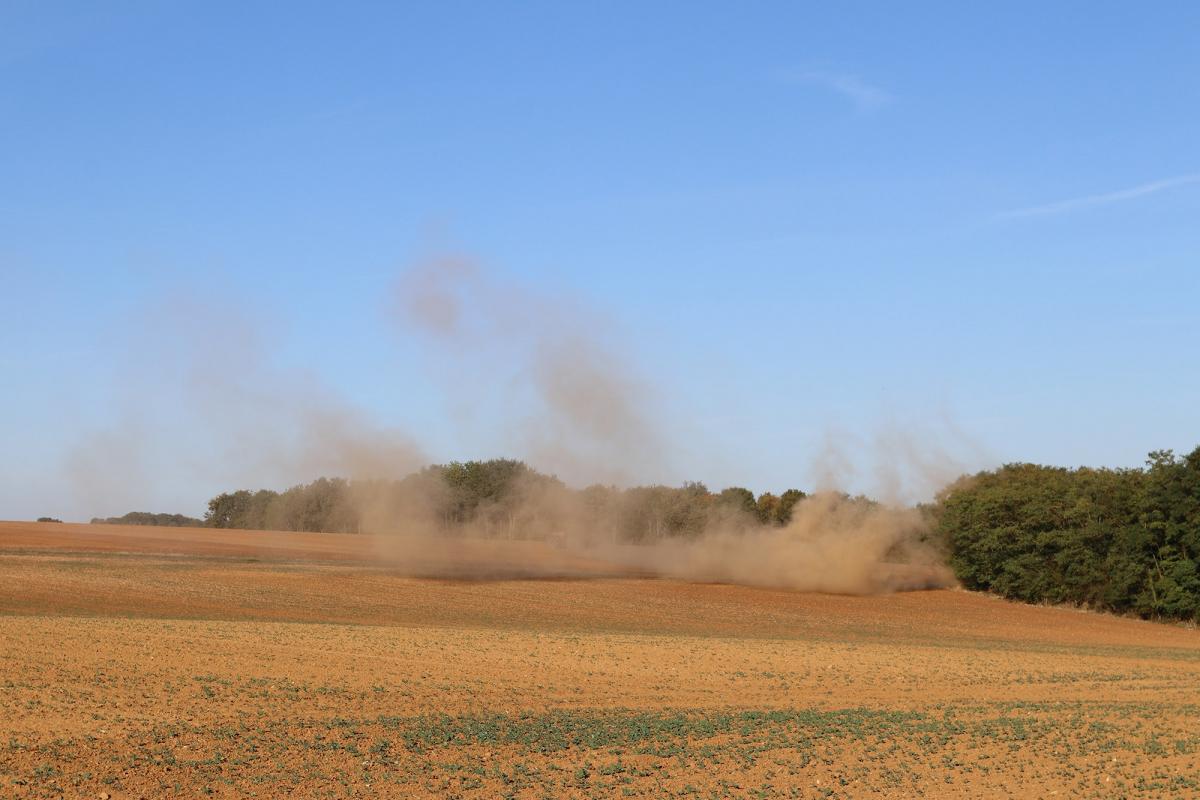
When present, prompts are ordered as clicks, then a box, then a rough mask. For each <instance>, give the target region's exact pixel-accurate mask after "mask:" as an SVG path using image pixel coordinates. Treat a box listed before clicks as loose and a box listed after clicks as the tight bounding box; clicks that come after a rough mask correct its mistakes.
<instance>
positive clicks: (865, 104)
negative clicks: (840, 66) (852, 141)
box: [790, 71, 896, 113]
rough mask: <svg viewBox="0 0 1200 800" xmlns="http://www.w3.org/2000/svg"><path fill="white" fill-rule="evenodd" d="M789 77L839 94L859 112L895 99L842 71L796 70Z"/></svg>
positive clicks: (886, 104) (879, 106) (885, 104)
mask: <svg viewBox="0 0 1200 800" xmlns="http://www.w3.org/2000/svg"><path fill="white" fill-rule="evenodd" d="M790 78H791V79H792V80H793V81H795V82H797V83H803V84H808V85H811V86H817V87H819V88H822V89H826V90H828V91H830V92H834V93H836V94H839V95H841V96H842V97H844V98H846V99H847V100H849V101H850V102H851V103H852V104H853V105H854V108H855V110H856V111H858V112H860V113H869V112H872V111H878V110H879V109H881V108H883V107H884V106H888V105H891V104H892V103H894V102H895V101H896V98H895V97H893V96H892V95H891V94H889V93H888V92H885V91H884V90H883V89H880V88H879V87H878V86H872V85H871V84H869V83H867V82H866V81H864V80H862V79H861V78H859V77H857V76H855V75H849V74H847V73H843V72H821V71H808V72H797V73H792V74H791V75H790Z"/></svg>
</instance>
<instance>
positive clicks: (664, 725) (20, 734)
mask: <svg viewBox="0 0 1200 800" xmlns="http://www.w3.org/2000/svg"><path fill="white" fill-rule="evenodd" d="M534 562H536V563H537V564H538V565H539V567H538V569H537V571H536V572H537V574H538V575H541V576H543V577H541V578H539V579H530V578H528V577H527V574H528V571H527V569H526V567H527V565H529V564H530V563H534ZM548 565H549V566H548ZM421 575H440V576H442V577H440V578H429V577H419V576H421ZM447 576H449V577H447ZM464 576H470V577H471V579H470V580H467V579H465V577H464ZM214 795H215V796H218V797H241V796H257V797H279V796H289V797H299V798H310V797H312V798H316V797H424V796H445V797H479V798H485V797H487V798H490V797H522V798H546V797H675V796H678V797H702V798H708V797H805V798H812V797H817V798H819V797H842V798H851V797H854V798H857V797H897V798H899V797H920V796H925V797H978V798H991V797H1029V798H1049V797H1052V796H1057V797H1113V798H1116V797H1200V633H1197V631H1195V630H1192V629H1186V628H1182V627H1176V626H1169V625H1159V624H1154V623H1148V622H1140V621H1135V620H1127V619H1117V618H1112V617H1108V616H1103V615H1098V614H1091V613H1082V612H1077V611H1072V610H1066V609H1051V608H1035V607H1030V606H1023V605H1016V604H1011V603H1006V602H1003V601H999V600H995V599H992V598H989V597H985V596H981V595H976V594H971V593H967V592H961V591H945V590H943V591H927V592H911V593H901V594H893V595H887V596H878V597H841V596H831V595H819V594H801V593H794V592H786V591H773V590H766V589H755V588H747V587H741V586H728V585H711V584H690V583H683V582H676V581H666V580H653V579H646V578H640V577H637V576H631V575H628V574H622V573H620V572H619V571H614V570H608V569H606V567H605V565H603V564H600V563H594V562H590V561H588V560H586V559H579V558H575V557H572V556H568V555H566V554H563V553H559V552H557V551H554V550H553V548H545V547H542V546H539V545H534V544H532V543H511V542H466V541H460V542H455V543H441V544H435V543H424V544H420V545H419V546H414V547H410V548H409V549H407V550H406V551H405V552H404V553H403V554H397V553H395V552H389V551H388V548H386V547H384V548H381V547H380V546H379V545H378V544H377V543H375V542H374V541H373V540H371V539H370V538H368V537H357V536H340V535H326V534H281V533H272V534H264V533H253V532H242V531H213V530H194V529H168V528H126V527H115V526H89V525H55V524H31V523H0V797H9V796H12V797H62V796H65V797H105V796H108V797H111V798H136V797H146V798H158V797H176V796H186V797H196V796H214Z"/></svg>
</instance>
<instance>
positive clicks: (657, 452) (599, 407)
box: [65, 257, 958, 594]
mask: <svg viewBox="0 0 1200 800" xmlns="http://www.w3.org/2000/svg"><path fill="white" fill-rule="evenodd" d="M175 300H176V302H173V303H171V304H170V307H171V308H172V313H171V314H170V315H169V316H164V315H158V316H151V317H148V318H147V319H145V320H142V321H139V324H138V325H136V326H134V331H133V336H132V338H133V339H134V340H139V341H141V342H142V343H143V344H140V345H139V346H138V347H134V348H131V350H130V353H131V357H130V359H129V363H128V364H127V366H126V371H127V372H128V375H126V376H123V377H122V379H121V380H120V381H119V383H121V385H122V386H124V387H125V391H124V393H123V394H122V395H121V397H120V400H119V403H118V406H119V407H120V408H122V409H123V412H122V416H121V419H120V420H119V422H118V423H117V424H116V425H113V426H111V427H109V428H106V429H104V430H101V431H98V432H97V433H96V434H95V435H94V436H93V437H91V438H90V439H88V440H86V441H83V442H80V443H79V444H78V445H77V446H76V447H75V448H73V450H72V451H71V453H70V454H69V455H68V458H67V463H66V467H65V474H66V475H67V476H68V480H69V481H70V482H71V485H72V487H73V490H74V492H75V493H76V496H77V497H78V498H79V499H80V500H81V501H82V502H87V503H93V504H95V505H94V506H93V508H95V509H96V510H97V511H103V512H108V513H112V512H113V511H114V510H115V509H114V508H113V504H114V503H117V502H119V503H121V504H123V505H126V506H128V505H132V504H133V503H134V500H135V499H136V498H135V497H133V495H136V493H137V491H139V490H144V487H145V485H146V484H150V485H152V484H153V482H154V481H155V476H156V475H158V474H161V473H163V472H165V471H174V472H175V473H179V472H180V471H181V470H184V471H188V474H190V475H191V476H193V477H194V478H195V479H196V480H197V481H198V482H208V483H210V484H211V483H213V482H219V483H220V484H221V485H223V486H225V487H227V488H230V489H232V488H240V487H246V488H251V489H253V488H256V487H259V486H264V485H276V486H279V485H281V484H287V483H295V482H301V481H305V480H311V479H313V478H315V477H317V476H319V475H331V476H340V477H345V478H348V479H350V481H351V483H350V488H349V498H350V499H349V502H350V503H351V505H352V507H353V508H352V510H353V512H354V514H355V515H356V518H357V519H358V520H359V523H358V524H359V532H360V533H361V534H366V535H368V536H369V537H370V540H371V542H372V547H373V552H374V554H375V557H376V558H377V559H378V561H379V562H381V563H382V564H384V565H386V566H387V567H388V568H390V569H393V570H395V571H398V572H401V573H405V574H412V575H423V576H440V577H453V578H464V579H471V578H504V577H588V576H593V577H594V576H622V575H623V576H649V577H661V578H670V579H679V580H688V581H704V582H721V583H732V584H743V585H752V586H763V587H774V588H781V589H792V590H801V591H820V592H832V593H848V594H871V593H879V592H888V591H897V590H907V589H921V588H931V587H939V586H949V585H952V584H953V578H952V576H951V575H950V573H949V571H948V570H947V569H946V568H945V566H943V559H942V555H941V554H940V553H939V551H938V548H937V546H936V543H935V542H934V540H933V537H932V535H931V532H930V525H929V520H928V517H927V515H926V514H925V513H923V512H922V511H921V510H919V509H917V508H915V507H913V506H912V505H911V504H910V503H906V502H903V501H902V500H901V497H902V495H904V487H902V486H901V481H900V478H899V477H897V476H900V475H903V474H911V473H913V472H914V471H915V472H917V473H920V474H921V475H923V476H926V477H925V478H923V480H929V479H930V478H929V476H933V475H935V474H940V473H939V471H942V472H945V474H946V476H948V477H947V479H948V478H952V477H954V475H955V474H958V473H957V472H955V470H957V469H958V465H957V464H955V463H953V462H952V461H951V460H949V459H948V458H946V457H945V456H944V454H940V453H930V452H928V451H923V450H921V448H920V447H919V446H918V445H917V443H916V440H915V439H913V438H909V437H905V436H904V435H902V434H900V433H887V434H882V435H881V436H879V437H877V441H876V442H875V445H876V448H877V449H878V450H879V452H880V453H883V456H882V457H879V458H876V459H875V463H876V464H877V465H880V466H879V467H878V469H879V470H880V473H879V476H878V477H879V485H880V486H881V488H882V492H881V494H880V495H879V496H880V497H882V498H883V500H884V502H882V503H876V502H869V501H866V500H864V499H862V498H851V497H848V496H847V495H845V494H842V493H840V492H838V491H836V490H835V488H834V487H836V485H837V484H838V482H839V480H841V479H844V478H845V476H846V475H847V474H848V473H849V472H850V471H852V463H853V461H854V458H853V455H852V454H851V453H849V452H847V448H846V447H844V446H843V445H844V443H845V441H846V439H845V438H843V437H838V436H832V435H831V436H829V437H827V441H826V446H825V447H824V448H822V449H821V450H820V451H819V452H818V462H819V463H818V464H817V465H816V466H815V467H814V469H813V470H812V472H813V474H815V475H818V476H821V478H820V479H819V481H818V488H819V489H821V491H818V492H817V493H816V494H814V495H811V496H808V497H806V498H804V499H803V500H801V501H800V502H799V503H797V504H796V505H795V507H794V508H793V513H792V515H791V518H790V521H788V522H787V524H786V525H783V526H777V525H772V524H763V523H760V522H759V521H758V520H756V519H753V518H752V517H748V516H747V515H746V514H744V513H732V512H730V511H729V510H728V509H725V508H724V507H721V506H718V505H713V506H712V507H711V508H708V509H707V510H705V511H704V519H703V521H702V522H701V523H700V524H699V528H698V533H694V535H690V536H688V537H686V538H685V537H662V536H654V535H648V536H645V537H639V538H638V540H637V543H629V540H628V538H622V537H621V536H619V535H618V529H619V528H620V525H621V522H620V521H621V519H623V518H624V517H627V516H628V515H629V513H631V512H630V508H629V503H630V502H631V501H630V499H629V496H630V495H629V493H628V492H623V491H622V490H621V489H618V488H617V486H618V485H623V486H628V485H630V484H631V483H633V482H635V481H637V480H639V479H641V480H645V478H646V477H647V476H653V475H654V474H662V471H663V470H664V469H665V467H666V465H667V464H668V463H669V458H670V453H671V452H672V450H673V449H676V448H672V447H671V443H670V442H668V441H665V437H664V436H663V435H662V434H661V431H662V430H664V429H665V426H663V425H660V424H657V423H656V416H655V412H654V409H655V408H656V407H657V406H656V401H655V397H656V395H655V393H654V387H653V386H652V385H651V383H650V382H648V381H646V380H645V379H643V378H642V377H641V376H640V375H639V374H638V372H637V370H636V369H634V367H633V364H634V363H635V359H634V358H632V357H630V356H629V355H627V354H625V353H624V352H622V350H621V348H619V347H617V346H616V345H615V344H614V341H613V338H612V336H611V335H610V334H611V325H608V324H607V323H606V322H605V321H604V320H603V319H602V318H600V317H598V316H597V315H596V314H595V313H594V312H591V311H589V310H587V309H586V308H585V307H584V306H582V305H580V304H578V303H576V302H573V301H571V300H570V299H568V298H564V297H557V296H551V295H545V294H540V293H538V292H536V291H533V290H530V289H528V288H526V287H523V286H521V285H519V284H515V283H509V282H505V281H503V280H500V279H498V278H496V277H495V276H494V275H492V274H489V273H488V272H487V271H486V270H485V269H484V268H483V267H482V266H481V265H480V264H478V263H477V262H475V261H473V260H471V259H467V258H463V257H441V258H434V259H428V260H425V261H423V262H421V263H419V264H417V265H416V266H415V267H413V268H411V269H409V270H407V271H405V272H404V273H403V274H402V275H401V276H400V277H399V279H398V281H397V283H396V289H395V297H394V301H393V302H392V303H391V304H390V305H389V307H388V308H387V313H388V316H389V318H390V319H391V320H392V323H393V324H394V326H395V329H396V332H397V334H398V335H410V334H414V333H415V334H416V335H418V336H420V337H422V338H421V341H422V342H423V347H424V348H425V350H426V351H427V352H428V353H429V354H430V357H431V358H432V359H435V360H436V361H437V362H438V364H439V365H440V367H439V370H435V373H438V374H440V381H441V383H442V388H443V389H444V390H445V392H446V394H447V395H455V396H458V397H463V396H466V397H475V398H478V401H477V402H479V403H490V404H492V405H495V406H500V407H502V408H504V409H505V412H506V415H507V425H506V428H507V429H508V430H509V431H511V433H512V436H513V440H512V446H513V448H514V450H515V452H516V453H517V454H519V455H521V456H523V457H524V458H526V459H527V460H528V461H529V462H530V463H531V464H532V465H534V466H535V467H537V468H538V469H541V470H545V471H547V472H550V473H553V474H555V475H557V476H559V477H561V478H563V479H564V480H565V481H566V483H561V482H558V481H552V482H550V483H546V482H537V481H528V482H522V481H518V482H517V483H516V484H515V485H514V486H512V487H509V491H508V492H507V494H506V495H505V497H504V498H503V502H502V504H498V505H497V506H496V507H495V508H488V507H484V508H482V509H480V510H479V513H478V514H477V518H476V519H475V520H472V521H466V522H464V523H461V524H456V525H455V526H454V531H453V533H451V534H447V532H446V531H447V529H448V526H447V521H446V520H445V519H444V518H442V516H441V513H442V512H441V511H440V510H439V509H442V508H444V506H445V499H446V498H445V492H446V491H447V489H446V487H445V485H444V483H443V482H442V481H440V480H438V479H437V477H436V475H435V474H434V473H432V472H419V470H420V468H421V467H422V466H423V465H425V464H428V463H430V461H431V459H430V458H429V457H428V456H427V454H426V452H425V450H424V448H423V447H422V445H421V444H420V443H419V441H418V438H417V437H416V436H414V435H412V434H411V433H409V432H407V431H405V430H403V429H401V428H397V427H389V426H386V425H381V424H379V423H378V422H377V421H375V420H373V419H372V418H371V417H370V416H369V415H367V414H365V413H364V412H362V411H361V410H359V409H357V408H355V407H354V405H353V404H352V403H350V402H348V401H347V400H345V399H344V398H343V397H341V396H340V395H339V393H338V392H337V391H334V390H333V389H332V388H330V387H329V386H327V385H324V384H321V383H319V382H318V381H316V380H315V379H314V378H313V377H312V376H311V375H309V374H307V373H306V372H304V371H302V370H288V369H284V368H282V367H280V366H279V365H278V362H277V359H273V358H272V357H271V352H270V347H269V346H268V342H269V341H270V339H269V336H267V335H266V334H264V332H263V331H262V329H261V322H250V321H249V320H250V319H251V315H238V314H236V313H233V312H228V311H224V312H221V313H216V312H214V310H213V308H214V307H213V306H211V305H209V304H205V303H204V302H202V301H200V300H197V299H196V298H195V297H188V298H176V299H175ZM145 342H150V343H151V344H150V345H145V344H144V343H145ZM467 405H468V406H469V405H470V403H469V402H468V403H467ZM164 406H169V407H171V408H172V411H173V413H172V414H171V415H167V416H163V415H161V414H160V413H159V412H160V410H161V409H162V408H163V407H164ZM467 410H468V411H469V408H468V409H467ZM451 416H453V413H451ZM856 449H857V448H856ZM414 473H415V475H414ZM406 476H407V477H406ZM401 479H404V480H401ZM131 484H132V485H131ZM568 485H570V486H576V487H582V486H585V485H586V486H589V488H587V489H576V488H569V486H568ZM121 510H128V508H127V507H126V508H124V509H121Z"/></svg>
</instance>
